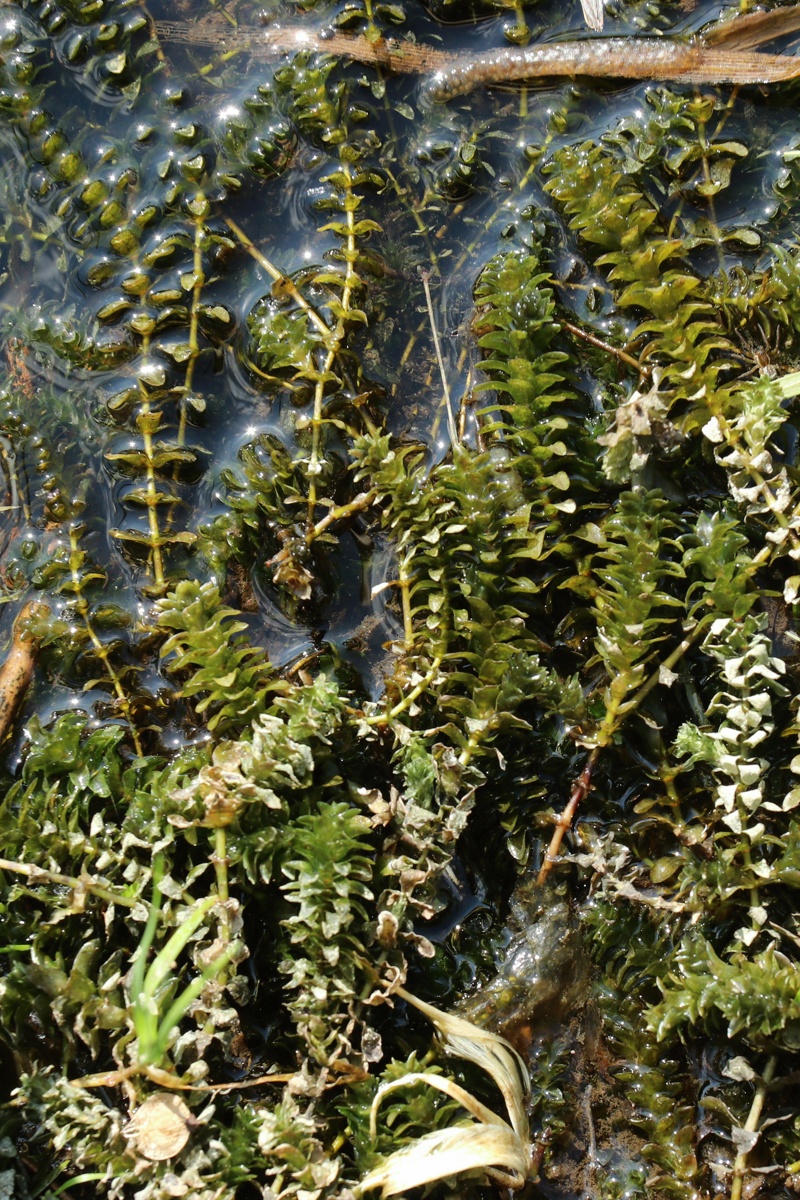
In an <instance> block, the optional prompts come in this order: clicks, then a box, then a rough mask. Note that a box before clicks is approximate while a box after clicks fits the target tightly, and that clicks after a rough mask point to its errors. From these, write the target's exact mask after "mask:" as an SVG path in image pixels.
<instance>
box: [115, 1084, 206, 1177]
mask: <svg viewBox="0 0 800 1200" xmlns="http://www.w3.org/2000/svg"><path fill="white" fill-rule="evenodd" d="M193 1125H194V1118H193V1117H192V1114H191V1112H190V1111H189V1109H188V1108H187V1107H186V1105H185V1104H184V1102H183V1101H182V1100H181V1099H180V1097H178V1096H173V1095H172V1094H171V1093H170V1092H155V1093H154V1094H153V1095H152V1096H148V1098H147V1099H146V1100H145V1102H144V1104H140V1105H139V1107H138V1108H137V1109H136V1111H135V1112H134V1114H133V1116H132V1117H131V1119H130V1121H129V1122H128V1125H127V1126H126V1128H125V1134H126V1136H127V1137H128V1138H130V1139H131V1140H132V1141H133V1143H134V1145H135V1147H136V1149H137V1150H138V1152H139V1153H140V1154H141V1155H142V1156H143V1157H144V1158H148V1159H150V1161H151V1162H162V1161H163V1160H165V1159H168V1158H175V1157H177V1155H178V1154H180V1152H181V1150H182V1149H183V1148H184V1146H185V1145H186V1143H187V1142H188V1140H189V1134H190V1132H191V1129H192V1126H193Z"/></svg>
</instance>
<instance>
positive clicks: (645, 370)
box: [560, 321, 651, 379]
mask: <svg viewBox="0 0 800 1200" xmlns="http://www.w3.org/2000/svg"><path fill="white" fill-rule="evenodd" d="M560 325H561V328H562V329H567V330H569V332H570V333H571V334H572V335H573V336H574V337H579V338H582V339H583V341H584V342H588V343H589V345H590V346H596V347H597V349H598V350H605V352H606V354H613V355H614V357H615V358H618V359H619V361H620V362H624V363H626V364H627V365H628V366H629V367H633V369H634V370H635V371H638V372H639V374H640V375H644V377H645V379H649V378H650V375H651V372H650V368H649V367H645V366H644V365H643V364H642V363H640V362H639V360H638V359H636V358H634V357H633V355H632V354H627V353H626V352H625V351H624V350H618V349H617V347H616V346H610V345H609V344H608V342H604V341H603V339H602V338H599V337H597V336H596V335H595V334H593V333H587V331H586V330H585V329H581V328H580V326H579V325H572V324H571V323H570V322H569V321H561V322H560Z"/></svg>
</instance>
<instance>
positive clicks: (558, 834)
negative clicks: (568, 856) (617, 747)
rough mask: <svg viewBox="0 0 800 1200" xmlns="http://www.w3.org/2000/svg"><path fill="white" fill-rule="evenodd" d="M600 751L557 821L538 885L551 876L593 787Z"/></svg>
mask: <svg viewBox="0 0 800 1200" xmlns="http://www.w3.org/2000/svg"><path fill="white" fill-rule="evenodd" d="M600 749H601V747H600V746H595V748H594V750H592V752H591V754H590V755H589V758H588V759H587V761H586V766H585V767H584V768H583V771H582V772H581V774H580V775H579V776H578V778H577V780H576V781H575V784H574V786H573V788H572V795H571V796H570V798H569V802H568V804H567V806H566V808H565V809H564V811H563V812H562V813H561V816H560V817H559V818H558V820H557V821H556V827H555V829H554V830H553V836H552V838H551V839H550V845H549V846H548V847H547V854H546V855H545V856H544V862H543V863H542V866H541V869H540V871H539V874H538V875H537V877H536V882H537V884H543V883H545V882H546V880H547V876H548V875H549V874H550V871H551V869H552V867H553V864H554V863H555V862H556V860H557V858H558V852H559V850H560V849H561V843H562V841H563V840H564V834H565V833H566V832H567V830H568V829H569V827H570V825H571V824H572V819H573V817H574V816H575V813H576V812H577V810H578V805H579V804H580V802H581V800H583V799H584V797H585V796H586V795H587V794H588V792H589V790H590V788H591V786H592V773H593V771H594V768H595V766H596V764H597V760H598V758H599V757H600Z"/></svg>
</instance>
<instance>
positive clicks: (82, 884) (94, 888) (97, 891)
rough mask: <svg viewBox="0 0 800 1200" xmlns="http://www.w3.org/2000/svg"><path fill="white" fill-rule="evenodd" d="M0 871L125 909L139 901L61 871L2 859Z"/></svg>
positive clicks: (0, 859)
mask: <svg viewBox="0 0 800 1200" xmlns="http://www.w3.org/2000/svg"><path fill="white" fill-rule="evenodd" d="M0 871H12V872H13V873H14V874H15V875H26V876H27V877H28V879H29V880H30V882H31V883H55V884H58V885H59V886H60V887H68V888H71V889H72V890H73V891H75V890H78V889H80V890H81V891H84V892H91V894H92V895H93V896H97V897H98V898H99V899H100V900H107V901H108V903H109V904H121V905H123V906H124V907H125V908H135V907H136V905H137V904H138V903H139V901H138V900H136V899H132V898H131V897H130V896H121V895H120V894H119V893H118V892H114V891H112V890H111V888H108V887H106V886H105V885H104V884H102V883H94V882H92V880H90V879H77V878H76V877H75V876H74V875H62V874H61V873H60V872H59V871H46V870H45V869H44V868H43V867H36V866H33V865H32V864H31V863H21V862H12V860H11V859H9V858H0Z"/></svg>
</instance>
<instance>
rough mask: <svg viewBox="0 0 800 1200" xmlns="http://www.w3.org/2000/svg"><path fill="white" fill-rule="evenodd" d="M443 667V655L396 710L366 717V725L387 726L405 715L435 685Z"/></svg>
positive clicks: (398, 703) (438, 657)
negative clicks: (426, 690) (431, 685)
mask: <svg viewBox="0 0 800 1200" xmlns="http://www.w3.org/2000/svg"><path fill="white" fill-rule="evenodd" d="M441 665H442V656H441V654H438V655H437V656H436V658H435V659H434V660H433V663H432V664H431V668H430V670H429V671H428V672H427V673H426V675H425V676H424V677H423V678H422V679H420V681H419V683H417V684H415V685H414V687H413V688H412V689H411V691H410V692H409V693H408V694H407V695H406V696H404V697H403V699H402V700H399V701H398V702H397V704H395V706H394V708H392V709H390V710H389V712H388V713H377V714H376V715H375V716H374V717H366V718H365V724H367V725H386V724H388V722H389V721H394V719H395V718H396V717H399V716H400V714H401V713H404V712H405V711H406V709H407V708H410V707H411V705H412V704H413V703H414V701H415V700H416V699H418V697H420V696H421V695H422V693H423V692H424V691H425V689H426V688H427V687H429V686H430V684H431V683H433V681H434V679H435V678H436V676H437V674H438V673H439V667H440V666H441Z"/></svg>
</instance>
